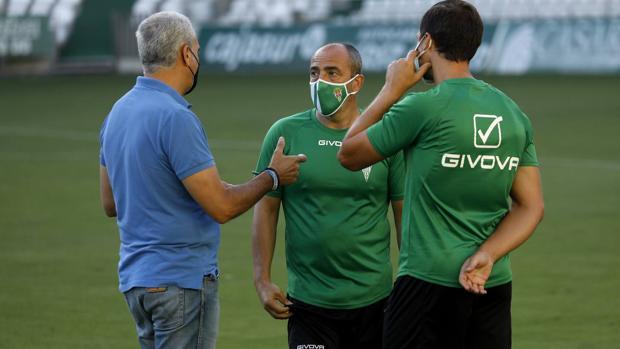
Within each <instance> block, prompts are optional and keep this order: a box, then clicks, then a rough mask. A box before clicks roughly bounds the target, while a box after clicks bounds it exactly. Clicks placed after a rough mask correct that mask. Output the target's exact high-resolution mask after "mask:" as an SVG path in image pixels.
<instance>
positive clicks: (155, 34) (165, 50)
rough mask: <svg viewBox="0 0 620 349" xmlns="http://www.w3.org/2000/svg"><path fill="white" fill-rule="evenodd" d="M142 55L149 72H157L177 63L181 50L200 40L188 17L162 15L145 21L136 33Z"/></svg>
mask: <svg viewBox="0 0 620 349" xmlns="http://www.w3.org/2000/svg"><path fill="white" fill-rule="evenodd" d="M136 39H137V40H138V54H139V55H140V61H141V62H142V67H143V69H144V72H145V73H155V72H156V71H157V70H159V69H161V68H169V67H171V66H172V65H174V63H175V62H176V59H177V54H178V51H179V48H180V47H181V45H183V44H187V45H191V44H192V43H193V41H194V40H195V39H196V32H195V31H194V28H193V27H192V22H190V20H189V18H187V17H185V16H184V15H182V14H180V13H177V12H172V11H165V12H158V13H155V14H153V15H151V16H149V17H147V18H146V19H145V20H143V21H142V22H141V23H140V25H139V26H138V30H137V31H136Z"/></svg>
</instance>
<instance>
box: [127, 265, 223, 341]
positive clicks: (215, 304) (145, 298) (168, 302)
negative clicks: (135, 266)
mask: <svg viewBox="0 0 620 349" xmlns="http://www.w3.org/2000/svg"><path fill="white" fill-rule="evenodd" d="M125 300H126V301H127V305H128V306H129V311H130V312H131V315H132V316H133V319H134V321H135V323H136V331H137V332H138V340H139V342H140V346H141V348H142V349H155V348H157V349H163V348H171V349H181V348H192V349H194V348H197V349H215V340H216V337H217V332H218V325H219V317H220V303H219V297H218V280H217V277H215V276H211V275H209V276H205V278H204V280H203V287H202V290H195V289H189V288H179V287H176V286H161V287H149V288H146V287H135V288H132V289H131V290H129V291H127V292H125Z"/></svg>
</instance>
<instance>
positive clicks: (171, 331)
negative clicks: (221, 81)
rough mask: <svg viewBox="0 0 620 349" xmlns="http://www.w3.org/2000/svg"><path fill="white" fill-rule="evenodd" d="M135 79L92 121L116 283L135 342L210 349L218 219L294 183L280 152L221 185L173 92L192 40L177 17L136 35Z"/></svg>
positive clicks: (186, 108) (196, 125)
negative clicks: (97, 124) (139, 72)
mask: <svg viewBox="0 0 620 349" xmlns="http://www.w3.org/2000/svg"><path fill="white" fill-rule="evenodd" d="M136 36H137V40H138V49H139V53H140V58H141V60H142V65H143V69H144V76H143V77H138V79H137V82H136V85H135V86H134V87H133V88H132V89H131V90H130V91H129V92H127V94H125V95H124V96H123V97H122V98H120V99H119V100H118V101H117V102H116V103H115V104H114V107H113V108H112V110H111V111H110V114H109V115H108V117H107V118H106V119H105V121H104V123H103V125H102V127H101V135H100V142H101V151H100V178H101V199H102V204H103V207H104V210H105V212H106V214H107V215H108V216H110V217H114V216H116V217H117V222H118V226H119V230H120V240H121V246H120V262H119V265H118V273H119V289H120V291H121V292H123V293H124V295H125V299H126V301H127V304H128V306H129V310H130V312H131V314H132V316H133V318H134V320H135V322H136V329H137V332H138V337H139V341H140V345H141V346H142V348H214V347H215V338H216V336H217V327H218V318H219V302H218V294H217V278H218V275H219V270H218V265H217V251H218V247H219V243H220V226H219V224H220V223H224V222H226V221H228V220H230V219H232V218H234V217H236V216H237V215H239V214H241V213H243V212H244V211H246V210H247V209H249V208H250V207H251V206H253V205H254V203H256V202H257V201H258V200H259V199H260V198H261V197H262V196H263V195H264V194H265V193H267V192H268V191H271V190H274V189H275V188H277V187H279V186H281V185H287V184H290V183H292V182H294V181H295V180H296V178H297V175H298V170H299V164H300V162H303V161H304V160H305V156H303V155H298V156H285V155H284V154H283V148H284V139H280V142H279V144H278V148H277V149H276V150H275V152H274V155H273V158H272V161H271V164H270V165H269V167H268V168H266V169H265V170H264V171H263V172H262V173H261V174H259V175H257V176H256V177H254V178H253V179H252V180H251V181H249V182H247V183H245V184H242V185H230V184H228V183H225V182H223V181H222V180H221V179H220V177H219V175H218V172H217V168H216V166H215V161H214V159H213V155H212V154H211V151H210V149H209V145H208V143H207V135H206V133H205V131H204V129H203V128H202V126H201V123H200V121H199V119H198V118H197V117H196V115H195V114H194V113H193V112H192V111H191V109H190V108H191V105H190V104H189V103H188V102H187V101H186V100H185V99H184V98H183V97H182V96H183V95H186V94H188V93H189V92H191V90H193V88H194V87H195V86H196V81H197V80H196V79H197V76H198V68H199V61H198V51H199V45H198V41H197V39H196V34H195V32H194V30H193V28H192V25H191V23H190V22H189V20H188V19H187V17H185V16H183V15H181V14H178V13H174V12H162V13H157V14H155V15H152V16H150V17H149V18H147V19H145V20H144V21H143V22H142V23H141V24H140V26H139V27H138V31H137V32H136Z"/></svg>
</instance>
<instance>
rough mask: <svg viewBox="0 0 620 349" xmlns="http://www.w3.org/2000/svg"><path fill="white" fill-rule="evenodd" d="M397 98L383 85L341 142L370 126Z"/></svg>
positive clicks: (379, 118)
mask: <svg viewBox="0 0 620 349" xmlns="http://www.w3.org/2000/svg"><path fill="white" fill-rule="evenodd" d="M399 98H400V96H399V95H396V94H395V93H393V92H391V91H390V90H388V89H387V88H386V87H385V86H384V87H383V88H382V89H381V91H379V94H378V95H377V96H376V97H375V99H374V100H373V101H372V103H370V105H369V106H368V107H367V108H366V110H364V112H363V113H362V115H361V116H360V117H359V118H357V120H355V122H354V123H353V125H352V126H351V128H350V129H349V131H348V132H347V134H346V135H345V137H344V140H343V142H344V141H346V140H347V139H349V138H351V137H354V136H355V135H357V134H359V133H361V132H363V131H365V130H366V129H368V128H369V127H370V126H372V125H374V124H375V123H377V121H379V120H381V118H382V117H383V115H384V114H385V113H387V112H388V110H390V108H391V107H392V105H394V103H396V102H397V101H398V99H399Z"/></svg>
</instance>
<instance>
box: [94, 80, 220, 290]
mask: <svg viewBox="0 0 620 349" xmlns="http://www.w3.org/2000/svg"><path fill="white" fill-rule="evenodd" d="M190 108H191V105H190V104H189V103H188V102H187V101H186V100H185V99H184V98H183V97H181V95H179V94H178V93H177V92H176V91H175V90H173V89H172V88H171V87H169V86H168V85H166V84H164V83H162V82H161V81H159V80H156V79H151V78H147V77H138V79H137V82H136V85H135V86H134V87H133V88H132V89H131V90H130V91H129V92H128V93H127V94H125V95H124V96H123V97H121V98H120V99H119V100H118V101H117V102H116V103H115V104H114V107H113V108H112V111H110V114H109V115H108V117H107V118H106V119H105V121H104V122H103V125H102V127H101V134H100V142H101V150H100V163H101V165H102V166H105V167H106V169H107V171H108V176H109V178H110V184H111V185H112V192H113V193H114V201H115V203H116V211H117V214H118V217H117V222H118V227H119V231H120V242H121V246H120V252H119V254H120V261H119V264H118V274H119V289H120V291H121V292H125V291H128V290H129V289H131V288H132V287H157V286H163V285H176V286H179V287H183V288H194V289H200V288H202V279H203V276H204V275H208V274H217V272H218V270H217V250H218V247H219V244H220V226H219V224H218V223H217V222H216V221H215V220H214V219H213V218H211V217H210V216H209V215H208V214H206V213H205V212H204V210H203V209H202V208H201V207H200V206H199V205H198V203H197V202H196V201H194V199H193V198H192V197H191V196H190V194H189V193H188V192H187V190H186V189H185V187H184V186H183V183H182V182H181V181H182V180H183V179H185V178H187V177H189V176H191V175H193V174H195V173H197V172H199V171H202V170H204V169H207V168H209V167H211V166H214V165H215V162H214V160H213V156H212V155H211V151H210V150H209V145H208V144H207V135H206V133H205V131H204V130H203V128H202V126H201V123H200V121H199V120H198V118H197V117H196V115H195V114H194V113H193V112H192V111H191V110H190Z"/></svg>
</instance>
